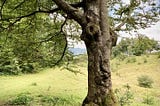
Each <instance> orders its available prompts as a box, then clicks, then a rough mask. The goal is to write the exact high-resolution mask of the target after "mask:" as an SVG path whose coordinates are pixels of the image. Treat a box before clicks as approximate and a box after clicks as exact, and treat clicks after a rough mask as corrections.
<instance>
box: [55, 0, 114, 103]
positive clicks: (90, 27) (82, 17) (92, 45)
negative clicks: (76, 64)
mask: <svg viewBox="0 0 160 106" xmlns="http://www.w3.org/2000/svg"><path fill="white" fill-rule="evenodd" d="M53 1H54V2H55V3H56V4H57V5H58V6H59V7H60V8H61V9H62V10H63V11H64V12H66V13H67V14H68V15H69V16H70V17H71V18H73V19H74V20H75V21H77V22H78V23H79V24H80V25H81V27H82V35H81V39H82V40H83V41H84V42H85V45H86V48H87V54H88V94H87V96H86V98H85V99H84V101H83V104H82V106H116V100H115V97H114V94H113V92H112V82H111V71H110V61H109V60H110V52H111V47H112V45H114V43H112V38H111V36H110V33H109V25H108V20H107V19H108V17H107V2H108V0H83V1H82V2H83V9H84V12H83V13H82V12H80V11H78V10H76V9H75V8H73V7H71V6H70V5H67V3H66V2H64V1H63V0H53Z"/></svg>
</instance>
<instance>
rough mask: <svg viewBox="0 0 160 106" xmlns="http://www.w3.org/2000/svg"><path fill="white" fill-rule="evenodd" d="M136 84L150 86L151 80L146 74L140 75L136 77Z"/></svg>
mask: <svg viewBox="0 0 160 106" xmlns="http://www.w3.org/2000/svg"><path fill="white" fill-rule="evenodd" d="M138 84H139V86H140V87H145V88H151V87H152V84H153V80H152V79H151V78H150V77H149V76H147V75H142V76H140V77H138Z"/></svg>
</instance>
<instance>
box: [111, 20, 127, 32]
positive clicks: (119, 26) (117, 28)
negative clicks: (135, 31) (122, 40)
mask: <svg viewBox="0 0 160 106" xmlns="http://www.w3.org/2000/svg"><path fill="white" fill-rule="evenodd" d="M126 22H127V18H125V19H124V21H123V22H122V23H120V24H119V25H118V26H117V27H115V28H113V29H112V30H114V31H120V30H121V27H122V26H123V25H124V24H125V23H126Z"/></svg>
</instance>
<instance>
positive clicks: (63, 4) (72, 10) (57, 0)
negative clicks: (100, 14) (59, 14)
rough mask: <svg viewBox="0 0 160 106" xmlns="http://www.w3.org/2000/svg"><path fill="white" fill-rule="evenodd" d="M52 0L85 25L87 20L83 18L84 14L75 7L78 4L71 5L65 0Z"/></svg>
mask: <svg viewBox="0 0 160 106" xmlns="http://www.w3.org/2000/svg"><path fill="white" fill-rule="evenodd" d="M52 1H53V2H55V3H56V4H57V5H58V7H59V8H60V9H61V10H63V11H64V12H65V13H66V14H68V15H69V16H70V17H71V18H72V19H74V20H75V21H77V22H78V23H79V24H80V25H82V26H83V25H84V24H85V23H86V20H85V19H84V18H83V14H82V13H81V12H80V11H79V10H78V9H76V8H75V7H76V6H77V5H70V4H68V3H67V2H65V1H63V0H52ZM81 5H82V4H81ZM74 6H75V7H74ZM78 6H79V5H78Z"/></svg>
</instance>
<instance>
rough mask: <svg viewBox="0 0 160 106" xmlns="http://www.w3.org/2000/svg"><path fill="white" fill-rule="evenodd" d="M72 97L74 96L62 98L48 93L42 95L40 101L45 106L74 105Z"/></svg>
mask: <svg viewBox="0 0 160 106" xmlns="http://www.w3.org/2000/svg"><path fill="white" fill-rule="evenodd" d="M74 99H76V98H73V97H72V96H71V97H69V98H62V97H54V96H50V95H48V96H42V98H41V102H42V103H43V104H44V105H47V106H48V105H49V106H74V105H73V103H76V101H74Z"/></svg>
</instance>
